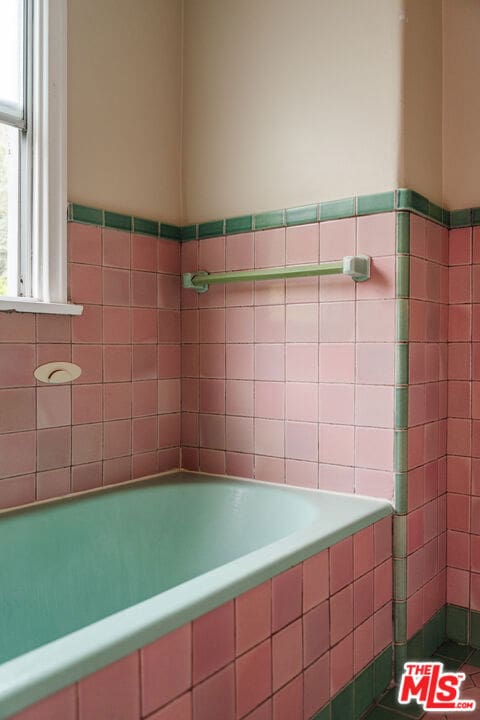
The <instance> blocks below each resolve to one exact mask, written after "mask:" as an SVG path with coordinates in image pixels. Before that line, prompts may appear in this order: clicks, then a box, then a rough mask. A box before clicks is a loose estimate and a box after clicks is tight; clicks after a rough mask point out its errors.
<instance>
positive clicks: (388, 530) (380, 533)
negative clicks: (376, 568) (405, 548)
mask: <svg viewBox="0 0 480 720" xmlns="http://www.w3.org/2000/svg"><path fill="white" fill-rule="evenodd" d="M373 534H374V542H375V565H380V564H381V563H382V562H384V561H385V560H388V559H389V558H390V557H391V556H392V519H391V518H390V517H386V518H383V520H379V521H378V522H376V523H375V525H374V526H373Z"/></svg>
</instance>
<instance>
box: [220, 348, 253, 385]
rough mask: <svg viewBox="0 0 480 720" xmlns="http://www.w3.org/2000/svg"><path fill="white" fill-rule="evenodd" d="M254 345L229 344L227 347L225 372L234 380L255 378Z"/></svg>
mask: <svg viewBox="0 0 480 720" xmlns="http://www.w3.org/2000/svg"><path fill="white" fill-rule="evenodd" d="M253 348H254V346H253V345H251V344H242V345H234V344H229V345H227V346H226V348H225V374H226V377H227V378H229V379H233V380H253V377H254V354H253V353H254V349H253Z"/></svg>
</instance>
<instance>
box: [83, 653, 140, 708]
mask: <svg viewBox="0 0 480 720" xmlns="http://www.w3.org/2000/svg"><path fill="white" fill-rule="evenodd" d="M139 675H140V672H139V662H138V653H135V654H132V655H128V656H127V657H126V658H123V659H122V660H119V661H118V662H115V663H112V664H111V665H107V667H105V668H104V669H103V670H99V671H98V672H96V673H94V674H93V675H89V676H88V677H86V678H84V679H83V680H80V682H79V684H78V707H79V719H80V720H105V718H107V717H109V716H110V717H119V718H120V717H121V718H122V720H123V719H124V720H138V717H139V715H140V687H139Z"/></svg>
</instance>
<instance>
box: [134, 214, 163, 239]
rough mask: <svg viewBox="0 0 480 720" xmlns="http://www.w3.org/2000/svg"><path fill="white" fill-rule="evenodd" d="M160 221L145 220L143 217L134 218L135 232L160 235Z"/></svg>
mask: <svg viewBox="0 0 480 720" xmlns="http://www.w3.org/2000/svg"><path fill="white" fill-rule="evenodd" d="M158 227H159V224H158V222H155V221H154V220H144V219H143V218H137V217H134V218H133V232H135V233H139V234H140V235H152V236H154V237H157V236H158Z"/></svg>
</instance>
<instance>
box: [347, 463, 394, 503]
mask: <svg viewBox="0 0 480 720" xmlns="http://www.w3.org/2000/svg"><path fill="white" fill-rule="evenodd" d="M393 490H394V488H393V478H392V474H391V472H384V471H381V470H366V469H364V468H355V492H356V493H358V494H359V495H371V496H372V497H378V498H383V499H384V500H388V501H389V502H392V501H393Z"/></svg>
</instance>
